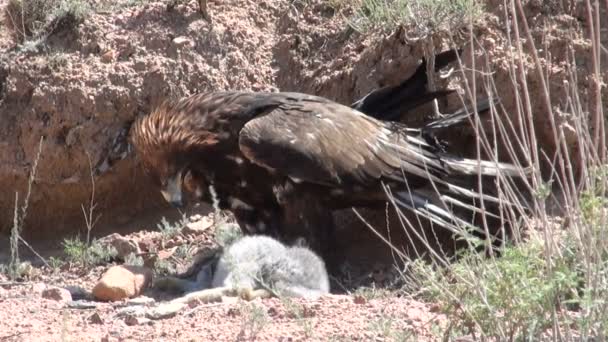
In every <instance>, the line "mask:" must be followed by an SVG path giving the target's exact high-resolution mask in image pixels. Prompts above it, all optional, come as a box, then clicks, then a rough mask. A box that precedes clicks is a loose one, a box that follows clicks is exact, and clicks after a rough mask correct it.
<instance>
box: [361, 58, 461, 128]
mask: <svg viewBox="0 0 608 342" xmlns="http://www.w3.org/2000/svg"><path fill="white" fill-rule="evenodd" d="M461 53H462V50H457V51H454V50H447V51H444V52H441V53H439V54H437V55H436V56H435V71H439V70H441V69H442V68H444V67H446V66H447V65H448V64H449V63H451V62H453V61H455V60H456V58H457V56H458V55H460V54H461ZM426 67H427V62H426V60H424V59H423V61H422V63H421V64H420V65H419V66H418V68H417V69H416V71H415V72H414V74H413V75H412V76H411V77H409V78H408V79H406V80H405V81H403V82H401V83H400V84H398V85H395V86H386V87H383V88H380V89H376V90H373V91H371V92H370V93H368V94H367V95H365V96H364V97H362V98H361V99H359V100H358V101H356V102H354V103H353V104H351V108H353V109H356V110H358V111H360V112H363V113H365V114H367V115H369V116H371V117H374V118H376V119H379V120H389V121H390V120H398V119H399V118H400V116H401V115H402V114H404V113H406V112H408V111H410V110H412V109H413V108H416V107H418V106H420V105H422V104H424V103H427V102H430V101H432V100H434V99H436V98H441V97H444V96H447V95H448V94H450V93H452V92H453V90H442V91H435V92H429V91H428V90H427V84H428V78H427V74H426Z"/></svg>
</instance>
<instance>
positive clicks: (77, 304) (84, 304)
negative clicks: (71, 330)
mask: <svg viewBox="0 0 608 342" xmlns="http://www.w3.org/2000/svg"><path fill="white" fill-rule="evenodd" d="M67 307H68V308H70V309H82V310H88V309H97V303H95V302H91V301H88V300H73V301H71V302H67Z"/></svg>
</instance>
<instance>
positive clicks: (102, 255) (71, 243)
mask: <svg viewBox="0 0 608 342" xmlns="http://www.w3.org/2000/svg"><path fill="white" fill-rule="evenodd" d="M62 245H63V251H64V253H65V254H66V256H67V260H68V261H69V262H72V263H76V264H78V265H81V266H83V267H90V266H95V265H102V264H104V263H107V262H109V261H111V260H112V259H113V258H115V257H116V255H117V254H118V253H117V251H116V249H115V248H114V247H111V246H110V247H109V246H106V245H104V244H101V243H99V242H98V241H96V240H93V241H92V242H91V243H90V244H89V243H87V242H86V241H83V240H82V239H80V238H66V239H64V240H63V242H62Z"/></svg>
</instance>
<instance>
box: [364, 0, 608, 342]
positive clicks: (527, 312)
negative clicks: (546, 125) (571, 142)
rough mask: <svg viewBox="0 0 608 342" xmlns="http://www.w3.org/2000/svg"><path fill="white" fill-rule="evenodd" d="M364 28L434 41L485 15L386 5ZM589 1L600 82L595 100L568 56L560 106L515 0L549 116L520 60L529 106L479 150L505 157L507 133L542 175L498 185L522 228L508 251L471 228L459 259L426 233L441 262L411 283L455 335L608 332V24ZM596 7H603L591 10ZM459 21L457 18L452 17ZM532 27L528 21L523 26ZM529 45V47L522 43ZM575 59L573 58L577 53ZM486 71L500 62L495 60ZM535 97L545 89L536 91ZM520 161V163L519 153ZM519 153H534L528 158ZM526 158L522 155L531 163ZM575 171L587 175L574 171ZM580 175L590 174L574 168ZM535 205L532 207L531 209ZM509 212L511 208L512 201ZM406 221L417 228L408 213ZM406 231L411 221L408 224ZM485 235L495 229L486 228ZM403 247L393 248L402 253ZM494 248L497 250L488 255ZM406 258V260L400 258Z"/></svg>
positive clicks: (517, 28) (505, 210) (516, 82)
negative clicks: (539, 119)
mask: <svg viewBox="0 0 608 342" xmlns="http://www.w3.org/2000/svg"><path fill="white" fill-rule="evenodd" d="M358 3H359V5H360V7H359V10H358V11H357V15H355V20H354V21H353V23H354V24H355V25H356V26H357V25H358V27H362V28H365V29H370V28H376V29H380V30H384V29H387V28H389V29H390V27H391V26H393V27H394V25H395V24H403V25H405V26H408V25H409V26H410V27H412V26H413V27H414V31H413V32H416V33H422V34H420V35H419V36H422V37H424V36H429V35H428V34H426V33H427V31H426V29H429V30H430V31H428V32H435V31H436V30H437V29H438V28H440V26H438V25H437V24H439V25H440V24H442V23H447V24H448V25H449V28H451V29H459V28H463V27H466V26H467V23H473V22H474V21H475V20H476V19H478V18H480V14H481V12H482V11H481V12H480V7H478V5H476V4H473V3H472V2H467V1H428V2H427V1H398V0H396V1H383V0H369V1H366V0H362V1H359V2H358ZM591 3H592V2H589V7H588V8H589V9H590V11H589V13H588V14H589V17H588V18H586V19H587V23H588V24H589V25H590V28H589V31H588V32H591V33H592V35H591V37H590V38H591V43H592V45H593V46H592V49H591V51H592V56H591V61H592V63H593V70H594V74H593V75H591V77H592V78H593V79H595V80H596V81H595V83H593V85H592V89H591V91H590V94H591V96H590V97H589V98H588V99H587V98H585V97H586V96H587V95H584V94H588V93H587V92H586V90H583V89H578V86H577V82H576V80H577V76H576V70H577V67H576V66H577V65H578V64H577V58H585V57H588V56H581V55H577V54H575V53H571V54H570V53H564V56H563V59H564V60H563V62H564V63H567V65H568V66H569V67H568V68H567V69H568V70H570V74H569V75H568V77H569V79H570V80H571V82H569V83H568V84H567V87H568V89H567V93H568V94H569V96H568V98H567V99H565V100H564V101H561V103H552V101H551V97H550V94H549V90H548V84H549V79H548V76H547V75H549V73H548V72H546V70H545V69H544V66H543V65H542V64H541V63H540V59H539V56H538V53H539V52H538V51H540V50H539V49H538V48H537V46H536V45H535V41H534V39H532V35H531V32H530V28H529V27H528V24H527V23H526V17H525V13H524V10H523V7H522V3H521V1H520V0H507V1H506V2H505V4H506V7H507V8H508V10H509V11H510V12H509V13H508V15H509V16H511V18H516V19H517V20H515V19H514V20H510V22H511V23H512V24H513V28H512V30H513V32H510V33H511V34H512V35H511V36H510V37H511V41H510V46H508V47H507V48H508V49H511V51H514V53H515V54H517V55H519V56H526V55H530V54H531V55H532V60H533V63H534V68H533V69H531V71H530V72H534V73H535V74H536V76H537V78H538V80H539V82H537V83H536V85H534V86H535V87H538V86H540V87H541V94H542V97H541V98H540V101H542V102H543V104H544V109H546V113H543V114H539V113H535V112H534V111H533V110H532V103H533V102H537V101H539V99H537V98H532V96H533V95H532V92H531V91H530V89H533V88H532V87H533V85H531V84H529V83H528V82H529V78H528V77H527V75H526V74H525V72H524V71H523V70H524V68H523V67H522V65H519V63H521V59H520V60H517V59H513V60H512V62H511V65H510V66H509V67H510V68H511V70H512V75H513V77H512V82H513V89H519V91H518V92H516V94H515V96H516V99H517V101H518V103H519V104H520V106H518V107H517V111H516V112H515V113H509V115H508V117H510V118H511V121H509V120H505V118H506V117H507V116H505V115H500V114H499V113H501V112H500V109H501V108H498V107H495V106H493V108H492V110H491V115H492V119H491V120H490V121H491V122H492V123H493V125H491V126H492V127H490V130H488V129H487V126H486V128H485V129H484V126H482V125H479V126H476V127H477V129H478V134H479V136H480V137H481V139H479V141H478V146H477V148H478V150H480V151H484V152H485V153H486V154H488V155H490V156H491V157H496V152H495V150H494V149H493V145H492V144H491V143H490V141H491V139H490V138H489V137H490V136H491V135H492V133H495V134H497V135H498V136H502V137H503V139H502V140H501V142H502V143H504V144H506V147H507V148H506V149H505V150H506V151H508V153H509V156H508V158H507V159H511V160H519V161H521V162H522V163H521V167H522V171H523V168H524V167H525V166H532V167H533V169H534V173H533V174H532V176H531V177H528V178H527V181H526V182H525V184H523V186H522V185H521V184H519V185H518V186H515V185H514V184H512V183H510V182H509V181H508V180H507V179H503V177H499V180H498V182H497V188H498V190H499V197H500V198H501V200H502V201H503V202H502V203H501V205H500V212H501V215H503V217H504V218H507V219H509V220H510V222H515V223H516V224H514V225H512V227H511V229H512V230H513V234H512V235H513V238H511V239H510V240H509V241H507V242H505V243H504V244H503V245H502V246H501V247H500V249H499V250H498V251H495V252H493V253H489V256H488V253H487V252H488V251H490V250H492V247H491V246H490V241H489V240H484V239H470V238H469V236H470V235H469V233H468V232H467V231H466V230H465V229H464V227H463V229H462V232H461V234H460V235H461V238H462V239H469V240H468V241H467V242H468V246H469V248H466V249H465V250H463V251H460V252H459V253H458V254H457V255H456V256H448V255H446V254H444V253H442V252H441V251H436V250H434V249H433V248H432V247H431V246H432V244H431V243H430V242H429V241H427V240H425V238H424V237H423V236H421V235H419V236H418V237H419V238H420V239H421V241H423V242H424V243H425V244H426V246H427V249H428V252H429V255H431V257H430V260H431V261H430V262H427V261H422V260H420V259H418V260H411V259H408V257H407V256H405V255H402V257H403V258H404V260H405V263H406V265H407V266H408V267H407V269H406V272H404V273H403V277H404V280H405V283H406V289H407V292H408V293H415V295H414V296H416V297H417V298H420V299H422V300H426V301H430V302H434V303H440V305H441V308H442V311H443V312H444V313H445V314H447V316H448V318H449V319H450V321H451V324H450V328H449V331H447V332H443V335H444V337H455V336H461V335H463V334H466V335H472V336H474V337H475V338H476V339H480V340H486V339H498V340H537V339H551V340H572V339H579V338H580V339H582V340H587V339H589V338H596V339H599V340H603V339H605V338H606V335H607V333H608V310H606V309H607V307H606V306H607V302H606V300H605V298H606V295H607V294H608V239H607V238H608V220H607V219H608V215H607V214H608V198H607V197H606V194H607V193H606V191H607V187H608V165H607V164H606V161H607V160H608V155H607V151H606V135H605V130H604V127H605V116H604V115H605V113H604V112H603V108H605V104H604V103H603V102H602V101H603V99H602V97H601V89H602V87H605V86H606V85H605V84H606V80H602V74H601V68H600V53H602V46H601V44H600V37H599V35H600V34H602V33H601V31H600V28H599V27H600V19H599V18H600V17H599V16H598V15H596V13H595V11H596V10H597V8H599V3H598V2H595V5H598V7H594V6H591ZM592 8H593V10H591V9H592ZM447 18H451V19H447ZM522 23H523V24H522ZM524 38H525V40H526V42H525V45H524V43H522V40H523V39H524ZM573 50H574V49H573ZM487 65H488V66H489V65H491V64H490V63H487ZM491 71H492V70H484V73H485V74H487V75H488V76H487V80H486V81H487V82H484V84H483V85H481V86H485V87H486V88H485V89H484V92H485V93H487V94H488V96H492V93H494V92H495V89H497V87H496V85H495V84H494V81H493V79H492V77H491V74H492V73H491ZM473 87H474V85H471V84H465V93H466V95H467V96H465V97H466V98H467V100H470V101H467V102H469V103H474V102H475V101H473V100H474V95H473V94H477V93H478V92H477V89H474V88H473ZM535 90H536V89H535ZM553 108H560V110H561V112H562V114H563V113H567V115H568V116H569V118H570V120H569V121H568V123H569V124H568V125H563V124H558V123H556V120H555V119H554V115H556V114H557V113H555V111H554V109H553ZM535 115H548V116H549V117H550V118H549V120H550V122H551V128H552V132H551V134H552V136H553V139H554V143H555V146H556V151H555V155H554V156H549V157H548V158H549V159H552V160H553V164H552V165H553V168H552V170H551V171H552V172H550V173H549V174H548V175H547V174H546V173H541V171H540V170H541V162H543V161H544V160H543V159H545V158H547V156H545V155H543V152H540V150H539V149H538V147H539V146H541V144H540V142H539V140H538V137H537V135H536V134H537V133H536V132H537V131H538V128H537V127H535V126H534V122H535V120H534V116H535ZM513 122H520V123H523V129H520V130H519V129H518V130H517V131H516V130H514V128H513V127H514V126H513ZM565 130H570V133H571V132H572V131H574V133H575V134H576V137H577V142H578V144H579V148H578V150H576V151H575V152H572V150H571V149H570V146H566V144H565V139H564V138H563V137H564V136H565V132H564V131H565ZM515 151H518V154H517V155H516V152H515ZM519 152H523V154H520V153H519ZM522 155H523V157H522ZM574 163H576V164H577V165H576V166H577V167H572V165H574ZM576 169H578V171H579V173H578V174H577V173H576V172H575V171H573V170H576ZM524 199H525V200H524ZM549 201H553V203H558V205H559V207H560V208H561V214H560V215H559V217H552V216H550V215H549V214H548V212H547V206H548V203H549ZM507 203H510V204H507ZM403 218H404V222H405V220H406V218H405V216H403ZM404 224H407V223H404ZM484 229H485V231H486V232H488V231H490V227H488V226H487V225H486V226H485V227H484ZM392 247H393V248H394V246H392ZM479 250H484V251H485V252H486V253H479ZM395 251H396V252H397V253H398V252H399V251H398V250H397V249H395Z"/></svg>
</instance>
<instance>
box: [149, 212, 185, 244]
mask: <svg viewBox="0 0 608 342" xmlns="http://www.w3.org/2000/svg"><path fill="white" fill-rule="evenodd" d="M188 222H189V221H188V218H187V217H186V216H182V218H181V219H180V220H178V221H176V222H173V223H171V222H169V221H168V220H167V219H166V218H165V217H164V216H163V217H162V219H161V220H160V223H159V224H157V225H156V227H157V228H158V230H160V232H161V234H162V236H163V239H171V238H173V237H175V236H177V235H179V234H181V231H182V229H184V227H185V226H186V225H187V224H188Z"/></svg>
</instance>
